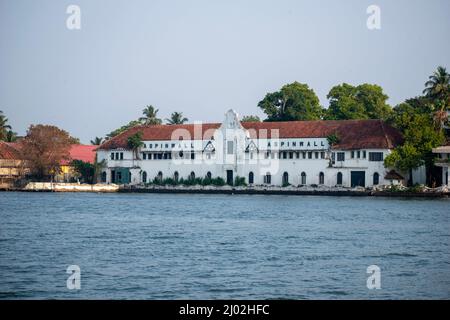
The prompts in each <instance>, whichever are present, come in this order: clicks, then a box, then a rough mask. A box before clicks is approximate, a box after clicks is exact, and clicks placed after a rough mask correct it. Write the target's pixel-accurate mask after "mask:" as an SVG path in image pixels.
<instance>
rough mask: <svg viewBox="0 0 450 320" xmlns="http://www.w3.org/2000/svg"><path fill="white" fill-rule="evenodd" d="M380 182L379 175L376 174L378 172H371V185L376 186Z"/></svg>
mask: <svg viewBox="0 0 450 320" xmlns="http://www.w3.org/2000/svg"><path fill="white" fill-rule="evenodd" d="M379 184H380V175H379V174H378V172H375V173H374V174H373V185H374V186H377V185H379Z"/></svg>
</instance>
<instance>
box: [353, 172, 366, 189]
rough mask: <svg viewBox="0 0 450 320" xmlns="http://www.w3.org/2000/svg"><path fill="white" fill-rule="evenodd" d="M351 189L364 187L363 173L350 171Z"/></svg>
mask: <svg viewBox="0 0 450 320" xmlns="http://www.w3.org/2000/svg"><path fill="white" fill-rule="evenodd" d="M351 182H352V188H354V187H366V172H365V171H352V172H351Z"/></svg>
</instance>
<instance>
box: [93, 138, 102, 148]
mask: <svg viewBox="0 0 450 320" xmlns="http://www.w3.org/2000/svg"><path fill="white" fill-rule="evenodd" d="M102 143H103V138H101V137H95V138H94V140H91V144H92V145H93V146H99V145H101V144H102Z"/></svg>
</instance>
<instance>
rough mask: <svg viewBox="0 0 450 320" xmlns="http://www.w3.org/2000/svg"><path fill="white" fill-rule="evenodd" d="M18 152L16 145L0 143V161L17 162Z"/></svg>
mask: <svg viewBox="0 0 450 320" xmlns="http://www.w3.org/2000/svg"><path fill="white" fill-rule="evenodd" d="M20 158H21V157H20V150H19V145H18V144H17V143H10V142H4V141H0V159H8V160H19V159H20Z"/></svg>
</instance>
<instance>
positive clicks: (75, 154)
mask: <svg viewBox="0 0 450 320" xmlns="http://www.w3.org/2000/svg"><path fill="white" fill-rule="evenodd" d="M96 148H97V146H90V145H82V144H74V145H72V146H71V147H70V150H69V156H70V159H71V160H70V161H72V160H81V161H84V162H89V163H94V162H95V149H96ZM70 161H65V160H64V161H63V163H62V164H63V165H67V164H69V163H70Z"/></svg>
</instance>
